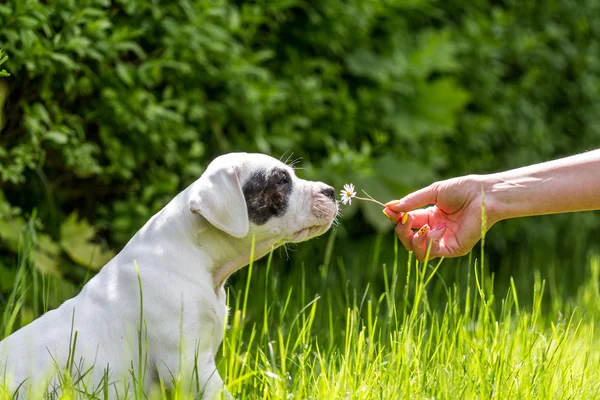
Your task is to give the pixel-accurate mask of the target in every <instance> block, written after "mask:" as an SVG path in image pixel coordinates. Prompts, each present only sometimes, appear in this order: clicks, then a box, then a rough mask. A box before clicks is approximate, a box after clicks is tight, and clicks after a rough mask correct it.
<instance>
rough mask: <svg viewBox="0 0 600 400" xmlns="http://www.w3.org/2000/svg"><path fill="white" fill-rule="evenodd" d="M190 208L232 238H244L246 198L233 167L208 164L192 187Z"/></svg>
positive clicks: (245, 230) (246, 229)
mask: <svg viewBox="0 0 600 400" xmlns="http://www.w3.org/2000/svg"><path fill="white" fill-rule="evenodd" d="M190 210H191V211H192V212H193V213H197V214H200V215H202V216H203V217H204V218H206V220H207V221H208V222H210V224H211V225H213V226H214V227H215V228H217V229H219V230H221V231H223V232H225V233H227V234H228V235H231V236H233V237H235V238H243V237H244V236H246V235H247V234H248V231H249V229H250V223H249V221H248V208H247V206H246V200H245V199H244V193H243V192H242V186H241V184H240V180H239V176H238V171H237V169H236V168H235V167H233V166H220V167H218V168H213V169H211V168H210V166H209V168H208V169H207V171H206V172H205V173H204V174H203V175H202V176H201V177H200V179H199V180H198V182H197V185H195V187H194V188H193V189H192V194H191V196H190Z"/></svg>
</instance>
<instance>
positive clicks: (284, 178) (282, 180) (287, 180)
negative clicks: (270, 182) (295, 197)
mask: <svg viewBox="0 0 600 400" xmlns="http://www.w3.org/2000/svg"><path fill="white" fill-rule="evenodd" d="M277 183H279V184H280V185H287V184H288V183H290V177H289V176H287V174H283V176H281V177H280V178H279V182H277Z"/></svg>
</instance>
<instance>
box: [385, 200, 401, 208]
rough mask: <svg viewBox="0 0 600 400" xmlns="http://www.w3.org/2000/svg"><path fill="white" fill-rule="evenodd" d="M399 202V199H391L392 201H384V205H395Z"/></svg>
mask: <svg viewBox="0 0 600 400" xmlns="http://www.w3.org/2000/svg"><path fill="white" fill-rule="evenodd" d="M399 203H400V200H392V201H388V202H387V203H385V206H386V207H389V206H395V205H396V204H399Z"/></svg>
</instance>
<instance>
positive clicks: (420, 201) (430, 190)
mask: <svg viewBox="0 0 600 400" xmlns="http://www.w3.org/2000/svg"><path fill="white" fill-rule="evenodd" d="M436 199H437V187H436V186H434V185H429V186H427V187H426V188H423V189H420V190H417V191H416V192H413V193H411V194H409V195H407V196H404V197H403V198H401V199H400V200H393V201H390V202H388V203H386V204H385V205H386V207H388V208H389V209H390V210H392V211H395V212H406V211H412V210H414V209H415V208H419V207H423V206H427V205H429V204H435V202H436Z"/></svg>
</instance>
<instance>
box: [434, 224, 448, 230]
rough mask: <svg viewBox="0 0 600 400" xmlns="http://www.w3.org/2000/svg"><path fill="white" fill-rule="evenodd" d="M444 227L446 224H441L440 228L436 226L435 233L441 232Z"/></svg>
mask: <svg viewBox="0 0 600 400" xmlns="http://www.w3.org/2000/svg"><path fill="white" fill-rule="evenodd" d="M445 227H446V224H441V225H440V226H438V227H437V228H435V229H434V230H435V231H441V230H442V229H444V228H445Z"/></svg>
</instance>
